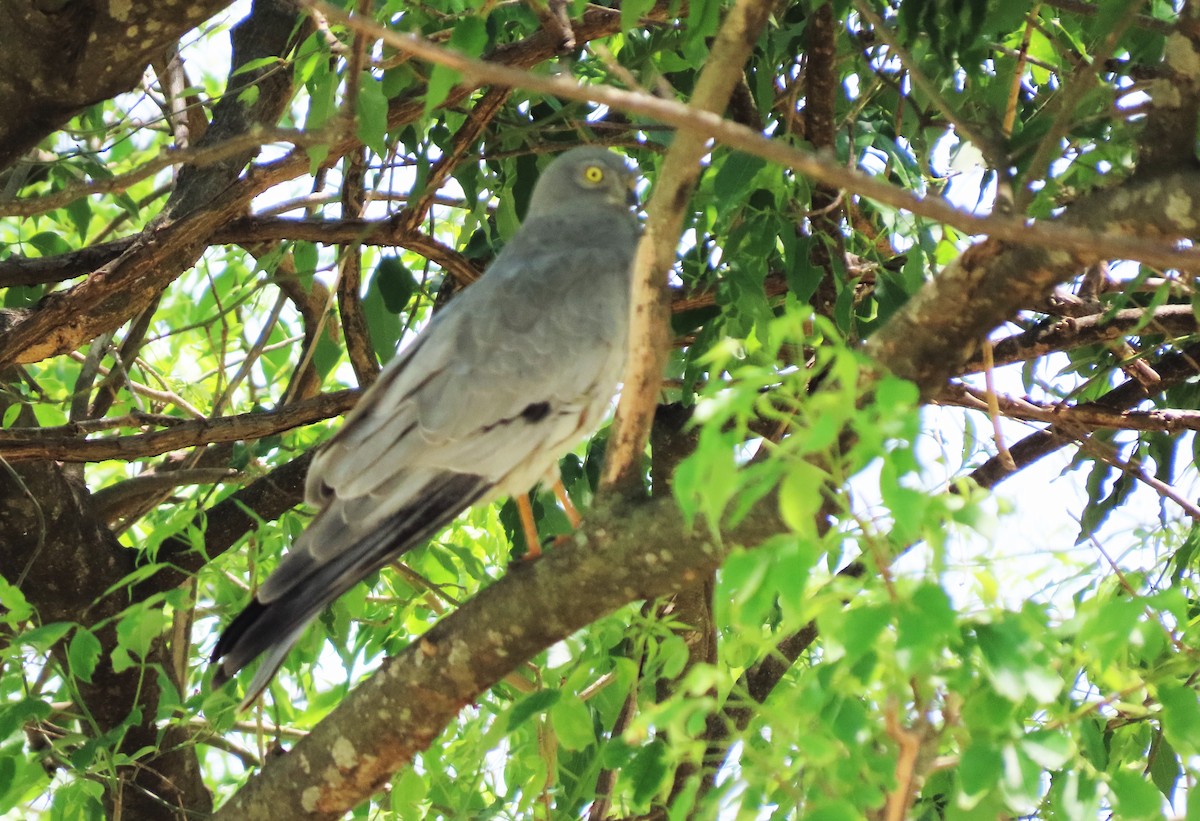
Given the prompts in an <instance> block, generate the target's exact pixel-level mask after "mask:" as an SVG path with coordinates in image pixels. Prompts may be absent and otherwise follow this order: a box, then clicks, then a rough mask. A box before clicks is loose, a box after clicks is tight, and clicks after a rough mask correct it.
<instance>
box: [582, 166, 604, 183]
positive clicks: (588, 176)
mask: <svg viewBox="0 0 1200 821" xmlns="http://www.w3.org/2000/svg"><path fill="white" fill-rule="evenodd" d="M583 178H584V179H585V180H587V181H588V182H600V180H602V179H604V169H603V168H601V167H600V166H598V165H589V166H588V167H587V168H585V169H583Z"/></svg>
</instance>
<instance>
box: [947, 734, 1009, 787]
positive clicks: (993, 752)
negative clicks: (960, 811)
mask: <svg viewBox="0 0 1200 821" xmlns="http://www.w3.org/2000/svg"><path fill="white" fill-rule="evenodd" d="M1001 766H1002V764H1001V760H1000V751H999V750H997V749H996V748H995V747H993V746H991V745H990V744H988V743H986V742H982V741H976V742H972V744H971V746H969V747H967V749H965V750H963V753H962V758H961V759H960V761H959V764H958V776H959V785H960V786H961V787H962V791H963V794H964V795H965V796H966V797H967V798H968V799H972V800H974V801H977V800H978V799H979V798H981V797H982V796H983V795H984V794H985V793H987V792H988V791H990V790H991V789H992V788H993V787H994V786H996V782H997V780H998V779H999V776H1000V770H1001Z"/></svg>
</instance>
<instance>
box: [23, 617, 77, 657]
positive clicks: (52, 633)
mask: <svg viewBox="0 0 1200 821" xmlns="http://www.w3.org/2000/svg"><path fill="white" fill-rule="evenodd" d="M73 626H74V625H72V624H71V623H70V622H69V621H55V622H51V623H50V624H43V625H42V626H41V627H35V628H33V629H32V630H26V631H25V632H24V633H22V634H20V635H19V636H17V642H18V643H19V644H24V645H28V646H29V647H33V648H35V649H37V650H41V651H42V652H46V651H47V650H49V649H50V648H51V647H53V646H54V645H55V644H57V643H58V641H59V639H61V638H62V637H63V636H65V635H66V634H67V633H68V632H69V631H70V630H71V627H73Z"/></svg>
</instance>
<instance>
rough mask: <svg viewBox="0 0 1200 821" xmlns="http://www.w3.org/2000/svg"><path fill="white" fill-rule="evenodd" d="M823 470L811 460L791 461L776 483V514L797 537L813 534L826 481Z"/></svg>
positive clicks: (815, 529)
mask: <svg viewBox="0 0 1200 821" xmlns="http://www.w3.org/2000/svg"><path fill="white" fill-rule="evenodd" d="M827 478H828V477H827V476H826V474H825V471H823V470H821V469H820V468H819V467H817V466H816V465H814V464H813V463H811V462H808V461H805V460H802V459H797V460H795V461H794V462H792V463H791V464H790V465H789V466H788V468H787V473H785V474H784V476H783V481H782V482H781V483H780V485H779V513H780V515H781V516H782V517H783V521H784V522H786V523H787V526H788V527H790V528H791V529H792V530H793V531H794V532H796V533H798V534H800V535H801V536H815V535H816V532H817V518H816V517H817V512H818V511H819V510H820V509H821V502H822V499H823V496H822V493H823V489H824V487H825V482H826V480H827Z"/></svg>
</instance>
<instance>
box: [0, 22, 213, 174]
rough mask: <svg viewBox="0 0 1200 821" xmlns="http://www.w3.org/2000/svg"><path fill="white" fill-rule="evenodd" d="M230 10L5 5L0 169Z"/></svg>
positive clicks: (0, 46) (0, 43) (0, 49)
mask: <svg viewBox="0 0 1200 821" xmlns="http://www.w3.org/2000/svg"><path fill="white" fill-rule="evenodd" d="M228 5H229V0H201V2H195V3H179V4H167V3H107V2H101V1H100V0H82V1H81V2H74V3H0V111H3V112H4V117H3V118H0V168H7V167H8V166H9V165H10V164H11V163H12V162H13V161H14V160H16V159H17V157H19V156H21V155H22V154H24V153H25V152H26V151H28V150H29V149H31V148H33V147H34V146H35V145H37V143H38V142H39V141H40V140H41V139H42V138H43V137H45V136H47V135H48V134H50V133H51V132H52V131H54V130H56V129H58V128H60V127H61V126H62V125H63V124H65V123H66V122H67V120H69V119H70V118H71V117H72V116H74V115H75V114H77V113H78V112H80V111H82V110H83V109H84V108H86V107H87V106H89V105H91V104H93V103H97V102H100V101H101V100H107V99H108V98H110V97H112V96H114V95H116V94H119V93H121V92H122V91H128V90H130V89H132V88H134V87H135V86H136V85H137V84H138V82H139V81H140V80H141V78H142V72H143V71H144V70H145V68H146V66H147V65H148V64H149V63H150V61H151V60H153V59H154V58H155V57H156V56H157V55H159V54H161V53H162V51H163V49H164V48H166V47H167V46H169V45H171V44H172V43H175V42H176V41H177V40H178V39H179V38H180V37H182V36H183V35H184V34H185V33H186V32H187V31H188V30H190V29H192V28H194V27H195V26H197V25H198V24H199V23H201V22H202V21H204V20H206V19H208V18H209V17H211V16H212V15H213V14H216V13H217V12H218V11H220V10H221V9H223V8H225V7H226V6H228Z"/></svg>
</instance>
